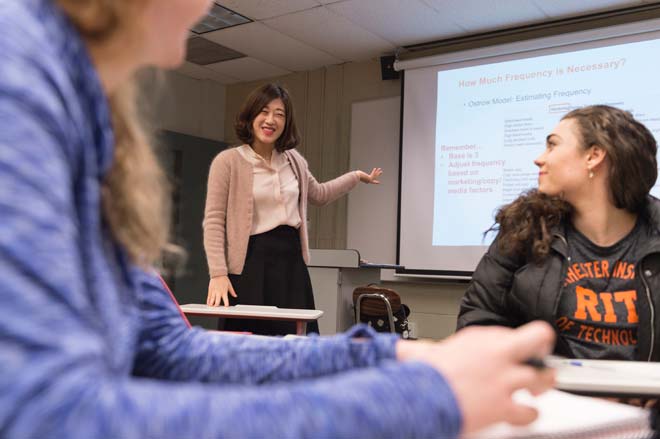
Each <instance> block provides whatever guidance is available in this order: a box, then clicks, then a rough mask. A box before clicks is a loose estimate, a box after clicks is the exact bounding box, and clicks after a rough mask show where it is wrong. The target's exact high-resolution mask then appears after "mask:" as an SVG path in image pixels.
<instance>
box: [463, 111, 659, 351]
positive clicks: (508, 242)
mask: <svg viewBox="0 0 660 439" xmlns="http://www.w3.org/2000/svg"><path fill="white" fill-rule="evenodd" d="M656 153H657V146H656V141H655V139H654V137H653V134H651V132H650V131H649V130H648V129H647V128H646V127H645V126H644V125H642V124H641V123H640V122H638V121H637V120H635V119H634V118H633V116H632V115H631V114H630V113H628V112H627V111H623V110H620V109H617V108H613V107H609V106H605V105H596V106H591V107H584V108H579V109H577V110H573V111H571V112H570V113H568V114H566V115H565V116H564V117H563V118H562V120H561V121H560V122H559V124H558V125H557V126H556V127H555V128H554V129H553V130H552V132H551V133H550V135H548V137H547V145H546V149H545V151H544V152H543V153H542V154H541V155H540V156H539V157H538V158H537V159H536V160H535V161H534V163H535V164H536V165H537V166H538V168H539V187H538V190H533V191H530V192H528V193H526V194H523V195H522V196H520V197H519V198H518V199H517V200H515V201H514V202H512V203H511V204H509V205H507V206H505V207H503V208H502V209H501V210H500V211H499V212H498V214H497V216H496V222H497V224H498V225H499V233H498V235H497V237H496V239H495V242H494V243H493V244H492V245H491V247H490V249H489V250H488V253H486V255H485V256H484V257H483V259H482V260H481V262H480V263H479V265H478V267H477V269H476V271H475V273H474V276H473V280H472V282H471V284H470V286H469V287H468V289H467V292H466V294H465V297H464V298H463V302H462V305H461V310H460V314H459V318H458V326H459V328H460V327H464V326H467V325H493V324H494V325H505V326H513V327H515V326H519V325H521V324H524V323H526V322H529V321H532V320H536V319H540V320H545V321H547V322H549V323H551V324H553V325H554V326H555V328H556V331H557V334H558V337H557V346H556V352H557V353H558V354H561V355H565V356H569V357H579V358H598V359H612V360H641V361H658V360H660V344H658V340H660V319H658V318H657V317H654V315H656V314H657V313H658V312H660V201H658V200H657V199H655V198H653V197H651V196H650V195H649V192H650V190H651V188H652V187H653V185H654V184H655V182H656V178H657V174H658V166H657V162H656Z"/></svg>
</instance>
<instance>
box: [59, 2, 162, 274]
mask: <svg viewBox="0 0 660 439" xmlns="http://www.w3.org/2000/svg"><path fill="white" fill-rule="evenodd" d="M134 1H136V0H126V1H118V0H57V3H58V4H59V5H60V7H61V8H62V9H63V10H64V12H65V13H66V14H67V15H68V16H69V18H70V19H71V20H72V22H73V23H74V24H75V26H76V27H77V28H78V30H79V31H80V33H81V34H82V35H83V37H84V38H85V39H87V40H91V41H97V42H102V41H103V40H105V39H107V38H109V37H110V36H112V34H113V33H114V32H115V31H116V30H117V29H118V28H119V27H120V25H121V19H122V8H124V7H125V6H126V4H127V3H129V2H134ZM136 89H137V87H136V79H135V78H133V79H132V80H131V81H129V82H128V83H126V84H123V85H122V86H120V87H119V88H118V90H116V91H115V92H114V93H113V94H112V95H111V96H108V99H109V102H110V109H111V112H112V124H113V129H114V135H115V145H114V147H115V149H114V161H113V164H112V167H111V169H110V171H109V172H108V174H107V175H106V177H105V179H104V181H103V184H102V189H101V204H102V212H103V218H104V219H105V221H107V223H108V225H109V226H110V230H111V231H112V234H113V236H114V238H115V239H116V240H117V241H119V243H120V244H121V245H123V247H124V248H125V249H126V251H127V252H128V254H129V256H130V258H131V260H132V261H133V262H134V263H136V264H139V265H141V266H148V265H151V264H153V263H155V262H156V261H158V260H159V259H160V257H161V256H162V252H163V251H164V250H166V249H169V248H170V246H169V245H168V240H169V228H170V199H169V190H168V189H169V185H168V183H167V179H166V177H165V175H164V173H163V171H162V170H161V168H160V165H159V163H158V160H157V158H156V156H155V154H154V152H153V150H152V148H151V145H150V140H149V138H148V136H147V135H146V132H145V130H144V128H143V126H142V123H141V117H140V116H139V114H138V110H137V96H136Z"/></svg>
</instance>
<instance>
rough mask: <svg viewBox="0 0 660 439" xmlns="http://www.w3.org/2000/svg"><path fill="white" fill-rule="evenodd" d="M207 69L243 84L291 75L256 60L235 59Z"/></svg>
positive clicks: (212, 65)
mask: <svg viewBox="0 0 660 439" xmlns="http://www.w3.org/2000/svg"><path fill="white" fill-rule="evenodd" d="M207 67H208V68H209V69H212V70H214V71H216V72H218V73H221V74H223V75H227V76H231V77H232V78H238V79H239V80H240V81H241V82H245V81H255V80H257V79H263V78H272V77H275V76H282V75H286V74H287V73H291V72H289V71H287V70H284V69H281V68H279V67H276V66H274V65H271V64H268V63H265V62H263V61H259V60H258V59H254V58H240V59H234V60H231V61H224V62H220V63H217V64H210V65H208V66H207Z"/></svg>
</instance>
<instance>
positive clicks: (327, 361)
mask: <svg viewBox="0 0 660 439" xmlns="http://www.w3.org/2000/svg"><path fill="white" fill-rule="evenodd" d="M207 6H208V2H207V0H165V1H163V0H58V1H55V0H4V1H2V2H0V218H1V221H0V301H1V302H2V306H1V307H0V360H1V364H2V374H0V437H16V438H27V437H66V438H69V437H81V438H95V437H104V438H133V437H136V438H143V437H156V438H165V437H176V438H181V437H189V438H193V437H221V436H222V437H266V436H268V437H347V436H352V437H355V436H356V435H358V436H365V437H455V436H457V435H458V434H459V432H460V431H467V432H469V431H473V430H475V429H478V428H479V427H481V426H484V425H486V424H488V423H491V422H495V421H498V420H502V419H506V420H510V421H513V422H518V423H524V422H529V421H531V420H532V419H533V418H534V416H535V412H534V411H533V410H532V409H530V408H529V407H525V406H521V405H518V404H516V403H514V401H513V400H512V399H511V393H512V391H513V390H514V389H518V388H530V389H531V390H533V391H542V390H544V389H545V388H547V387H548V386H549V385H551V383H552V378H553V377H552V374H551V373H548V372H542V371H538V370H535V369H534V368H532V367H530V366H528V365H525V364H523V363H524V360H525V359H528V358H533V357H538V356H542V355H544V354H546V353H547V352H549V351H550V350H551V349H552V343H553V338H554V334H553V332H552V330H551V328H550V327H549V326H548V325H547V324H546V323H543V322H539V323H534V324H531V325H528V326H526V327H525V328H521V329H519V330H511V329H507V328H490V329H476V330H475V331H472V332H471V331H467V332H465V333H463V334H459V335H457V336H454V337H450V338H449V339H447V340H446V341H444V342H442V343H413V342H404V341H399V340H398V339H396V338H395V337H393V336H390V335H380V336H379V335H376V334H375V333H374V332H373V331H371V330H369V329H368V328H365V327H357V328H355V329H353V330H352V331H350V332H349V333H347V334H341V335H338V336H335V337H329V338H319V337H313V338H309V339H304V340H282V339H264V338H258V337H250V336H232V335H226V334H225V335H222V334H218V333H208V332H205V331H202V330H201V329H189V328H187V327H186V325H185V323H184V322H183V319H181V316H180V315H179V314H178V312H177V309H176V307H175V305H174V303H173V302H172V300H171V298H170V297H169V296H168V294H167V293H166V292H165V291H163V288H162V285H161V284H160V282H159V280H158V278H157V277H156V276H155V274H154V273H153V272H152V271H150V269H149V268H148V267H149V266H150V265H151V264H152V263H153V261H154V260H156V259H157V258H158V257H159V255H160V254H161V250H162V249H163V248H164V246H165V243H166V237H167V224H165V223H164V222H163V219H164V218H167V217H168V215H167V214H165V209H164V208H163V205H164V204H163V200H165V199H166V196H165V191H164V190H163V187H162V186H161V185H160V182H161V178H160V177H161V174H160V171H159V169H158V166H157V164H156V160H155V158H154V156H153V154H152V152H151V151H150V149H149V148H148V146H147V143H146V141H145V139H146V137H145V136H144V134H143V131H141V129H140V127H139V124H138V123H137V121H136V119H135V117H134V116H133V114H134V101H133V100H132V99H131V93H130V92H131V90H130V88H127V87H130V81H129V79H130V77H131V76H133V73H134V72H135V71H136V70H137V69H138V68H139V67H141V66H144V65H148V64H151V65H158V66H172V65H175V64H177V63H179V62H180V61H181V60H182V59H183V55H184V49H183V48H184V47H185V39H186V35H187V29H188V28H189V27H190V26H191V25H192V24H193V23H194V22H195V20H196V19H197V18H198V17H199V16H200V15H202V14H203V13H204V12H205V10H206V7H207ZM484 364H487V365H488V367H487V368H484V367H482V365H484Z"/></svg>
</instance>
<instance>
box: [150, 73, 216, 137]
mask: <svg viewBox="0 0 660 439" xmlns="http://www.w3.org/2000/svg"><path fill="white" fill-rule="evenodd" d="M146 81H147V84H146V85H147V86H151V87H150V90H148V91H147V94H148V96H151V99H153V104H152V107H153V116H152V119H153V120H154V121H155V123H156V126H157V128H160V129H165V130H170V131H175V132H177V133H182V134H188V135H191V136H197V137H203V138H205V139H210V140H224V138H225V95H226V87H225V86H224V85H222V84H219V83H217V82H214V81H209V80H205V79H193V78H189V77H188V76H184V75H181V74H178V73H176V72H167V73H159V74H153V73H152V74H151V75H150V76H149V77H147V79H146Z"/></svg>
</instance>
